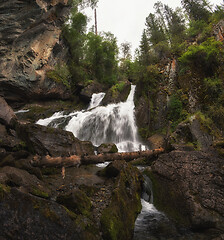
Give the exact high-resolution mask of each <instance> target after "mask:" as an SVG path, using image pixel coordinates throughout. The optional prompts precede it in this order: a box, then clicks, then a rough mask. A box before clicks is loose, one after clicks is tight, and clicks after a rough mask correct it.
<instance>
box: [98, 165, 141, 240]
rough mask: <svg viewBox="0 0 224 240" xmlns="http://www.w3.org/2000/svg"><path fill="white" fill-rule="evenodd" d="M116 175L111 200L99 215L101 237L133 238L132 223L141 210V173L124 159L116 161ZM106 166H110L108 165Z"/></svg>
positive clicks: (129, 239)
mask: <svg viewBox="0 0 224 240" xmlns="http://www.w3.org/2000/svg"><path fill="white" fill-rule="evenodd" d="M114 164H116V165H117V171H119V175H117V178H116V181H115V185H114V188H113V189H114V190H113V192H112V197H111V202H110V204H109V205H108V207H106V208H105V209H104V210H103V212H102V216H101V220H100V221H101V227H102V232H103V239H127V240H131V239H132V238H133V230H134V223H135V219H136V216H137V214H138V213H139V212H140V210H141V202H140V195H141V182H142V175H141V174H140V172H139V171H138V169H137V168H135V167H132V166H131V165H130V164H128V163H126V162H125V161H116V162H115V163H114ZM108 168H110V167H109V166H108Z"/></svg>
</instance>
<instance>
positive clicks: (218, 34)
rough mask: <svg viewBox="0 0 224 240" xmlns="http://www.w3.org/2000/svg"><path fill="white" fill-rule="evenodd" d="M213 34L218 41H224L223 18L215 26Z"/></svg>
mask: <svg viewBox="0 0 224 240" xmlns="http://www.w3.org/2000/svg"><path fill="white" fill-rule="evenodd" d="M213 35H214V36H215V38H216V40H217V41H222V42H223V41H224V20H221V21H220V22H219V23H218V24H216V25H215V26H214V28H213Z"/></svg>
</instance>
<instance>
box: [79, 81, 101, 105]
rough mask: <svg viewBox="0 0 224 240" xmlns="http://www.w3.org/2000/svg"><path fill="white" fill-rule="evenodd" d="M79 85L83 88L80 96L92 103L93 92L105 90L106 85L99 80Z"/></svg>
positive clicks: (86, 101)
mask: <svg viewBox="0 0 224 240" xmlns="http://www.w3.org/2000/svg"><path fill="white" fill-rule="evenodd" d="M79 87H80V88H82V90H81V92H80V98H81V99H82V100H83V101H84V102H85V103H87V104H88V103H90V100H91V98H92V95H93V93H99V92H104V91H105V87H104V86H103V85H102V84H100V83H98V82H92V83H90V84H89V85H87V86H81V85H80V86H79Z"/></svg>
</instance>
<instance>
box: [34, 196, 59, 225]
mask: <svg viewBox="0 0 224 240" xmlns="http://www.w3.org/2000/svg"><path fill="white" fill-rule="evenodd" d="M32 203H33V208H34V209H35V210H38V211H40V213H41V214H42V215H43V216H44V217H46V218H48V219H50V220H51V221H53V222H55V223H58V224H61V221H60V217H59V216H58V215H57V213H56V212H55V211H54V210H52V209H51V207H50V205H48V203H47V202H46V201H44V200H38V199H33V200H32Z"/></svg>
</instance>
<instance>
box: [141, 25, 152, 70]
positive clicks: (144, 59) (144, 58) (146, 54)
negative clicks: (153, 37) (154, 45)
mask: <svg viewBox="0 0 224 240" xmlns="http://www.w3.org/2000/svg"><path fill="white" fill-rule="evenodd" d="M139 48H140V52H139V61H140V63H141V64H142V65H144V66H147V65H149V64H150V46H149V40H148V37H147V35H146V30H145V29H144V30H143V33H142V38H141V42H140V47H139Z"/></svg>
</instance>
